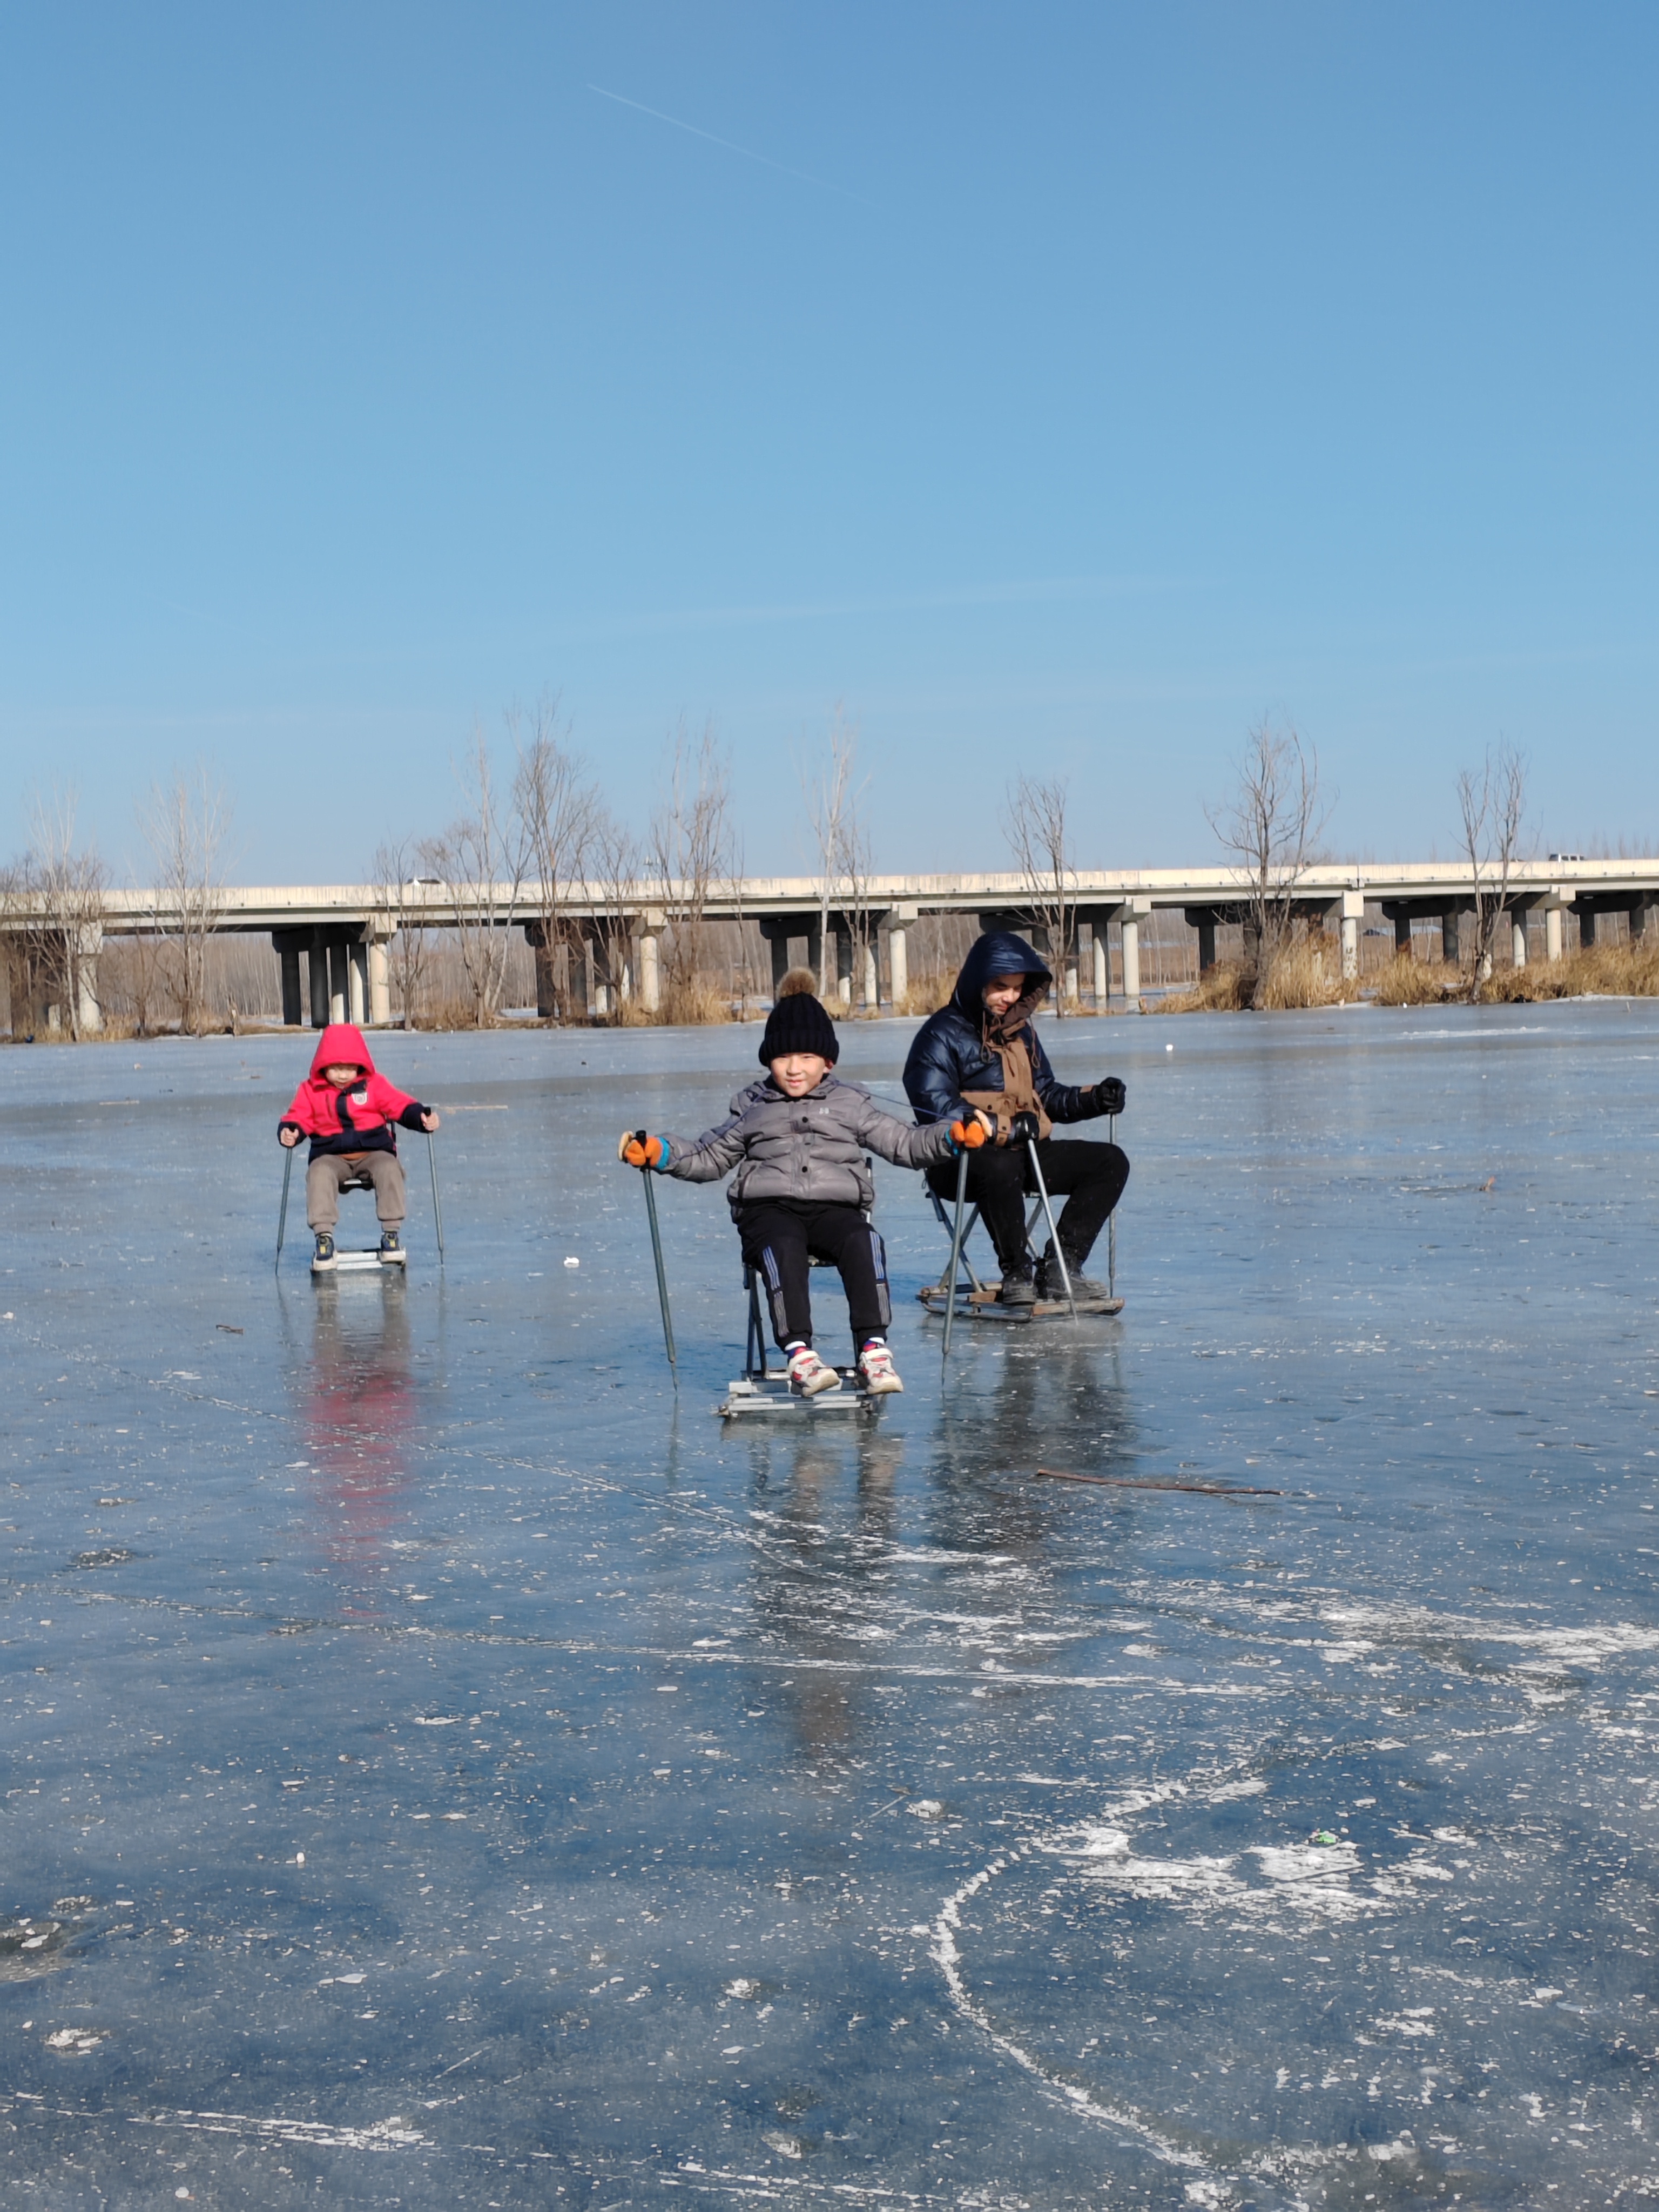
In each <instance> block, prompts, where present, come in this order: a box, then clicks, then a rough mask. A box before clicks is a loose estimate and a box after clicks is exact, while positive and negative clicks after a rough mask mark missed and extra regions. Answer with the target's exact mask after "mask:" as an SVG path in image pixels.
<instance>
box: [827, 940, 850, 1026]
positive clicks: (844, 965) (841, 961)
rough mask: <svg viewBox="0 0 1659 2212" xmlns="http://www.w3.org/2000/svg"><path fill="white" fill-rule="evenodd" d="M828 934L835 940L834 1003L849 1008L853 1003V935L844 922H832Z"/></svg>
mask: <svg viewBox="0 0 1659 2212" xmlns="http://www.w3.org/2000/svg"><path fill="white" fill-rule="evenodd" d="M830 933H831V934H832V935H833V937H834V938H835V940H836V1004H837V1005H838V1006H851V1005H852V1003H853V933H852V931H851V930H850V929H849V928H848V927H847V925H846V923H845V922H844V921H842V922H832V923H831V924H830Z"/></svg>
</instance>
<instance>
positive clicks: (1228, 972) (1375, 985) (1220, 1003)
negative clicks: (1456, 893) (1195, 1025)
mask: <svg viewBox="0 0 1659 2212" xmlns="http://www.w3.org/2000/svg"><path fill="white" fill-rule="evenodd" d="M1473 981H1474V975H1473V971H1472V969H1469V968H1467V967H1462V966H1458V965H1455V964H1454V963H1451V962H1449V961H1445V960H1419V959H1417V958H1415V957H1413V955H1412V954H1411V953H1409V952H1401V953H1399V954H1397V955H1396V956H1395V958H1394V959H1393V960H1392V961H1390V962H1389V963H1387V964H1386V965H1384V966H1382V967H1379V968H1376V969H1371V970H1370V973H1369V974H1367V975H1363V976H1344V975H1343V974H1342V972H1341V962H1340V955H1338V954H1336V953H1335V952H1334V947H1331V946H1330V945H1329V942H1328V940H1327V942H1326V944H1323V945H1322V944H1319V943H1318V942H1316V941H1315V940H1310V939H1302V940H1300V941H1298V942H1297V944H1295V945H1290V946H1287V947H1286V948H1285V951H1283V952H1281V953H1280V955H1279V958H1278V959H1277V960H1276V961H1275V962H1274V963H1273V973H1272V975H1271V976H1270V977H1269V979H1268V985H1267V994H1266V999H1265V1003H1264V1007H1263V1011H1266V1012H1291V1011H1292V1010H1295V1009H1297V1008H1310V1007H1318V1006H1355V1005H1360V1004H1369V1005H1372V1006H1459V1005H1474V1006H1518V1005H1527V1006H1533V1005H1538V1004H1541V1002H1542V1001H1544V1000H1549V999H1587V998H1604V999H1651V998H1659V944H1654V945H1648V944H1645V943H1644V942H1642V941H1640V940H1638V941H1637V942H1635V943H1631V942H1628V941H1626V942H1625V943H1622V944H1613V945H1589V946H1584V947H1582V948H1580V949H1579V950H1578V951H1574V952H1566V953H1564V954H1563V955H1562V957H1561V958H1560V959H1559V960H1556V961H1548V962H1546V961H1540V962H1538V963H1535V964H1534V963H1528V965H1527V966H1526V967H1524V968H1515V967H1508V968H1498V967H1494V968H1493V969H1492V973H1491V975H1488V976H1486V978H1485V980H1484V981H1482V982H1481V983H1480V987H1479V989H1478V991H1476V990H1473V989H1472V988H1471V986H1472V984H1473ZM1254 994H1255V971H1254V969H1251V968H1250V967H1249V966H1248V965H1247V964H1246V963H1244V962H1243V961H1242V960H1228V961H1218V962H1217V963H1216V965H1215V966H1214V967H1213V968H1212V969H1210V970H1209V971H1208V973H1207V974H1206V975H1203V976H1202V977H1200V980H1199V981H1198V982H1197V983H1196V984H1194V986H1193V987H1192V988H1191V989H1189V990H1185V991H1173V992H1170V993H1168V994H1165V996H1164V997H1163V998H1162V999H1160V1000H1146V1002H1144V1003H1143V1006H1142V1009H1141V1011H1142V1012H1144V1013H1147V1014H1210V1013H1241V1012H1249V1009H1250V1007H1251V1005H1252V1002H1253V999H1254Z"/></svg>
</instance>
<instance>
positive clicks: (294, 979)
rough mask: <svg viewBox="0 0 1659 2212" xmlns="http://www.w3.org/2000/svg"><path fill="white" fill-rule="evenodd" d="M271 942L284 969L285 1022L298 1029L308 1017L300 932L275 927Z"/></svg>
mask: <svg viewBox="0 0 1659 2212" xmlns="http://www.w3.org/2000/svg"><path fill="white" fill-rule="evenodd" d="M270 942H271V945H272V946H273V948H274V949H275V951H276V958H277V962H278V963H279V965H280V966H281V968H282V971H283V1026H284V1028H286V1029H290V1030H297V1029H298V1028H299V1026H300V1024H301V1022H303V1021H304V1019H305V1018H306V1016H305V994H304V991H303V990H302V988H301V983H300V951H301V936H300V933H299V931H298V930H295V929H273V930H272V932H271V933H270Z"/></svg>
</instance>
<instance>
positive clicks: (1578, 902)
mask: <svg viewBox="0 0 1659 2212" xmlns="http://www.w3.org/2000/svg"><path fill="white" fill-rule="evenodd" d="M1248 898H1249V884H1248V881H1247V879H1246V878H1245V877H1244V875H1243V873H1242V872H1240V871H1239V870H1237V869H1235V868H1227V867H1206V868H1131V869H1121V870H1111V869H1094V870H1080V871H1078V872H1075V873H1073V876H1072V877H1071V878H1070V880H1069V882H1068V884H1067V890H1066V902H1067V905H1068V906H1069V907H1070V908H1072V910H1073V914H1074V915H1075V918H1076V922H1077V944H1076V946H1075V949H1074V951H1073V957H1072V960H1071V962H1070V963H1068V966H1067V969H1066V974H1065V975H1064V976H1063V977H1062V978H1061V988H1062V990H1064V991H1065V992H1066V995H1067V996H1069V997H1073V998H1079V997H1083V996H1092V997H1093V998H1094V1000H1096V1002H1097V1004H1102V1005H1103V1004H1105V1003H1107V1001H1108V1000H1109V995H1110V994H1109V979H1110V960H1109V938H1110V933H1113V932H1115V933H1116V936H1117V940H1118V949H1119V972H1120V975H1121V986H1122V995H1123V997H1124V998H1125V999H1126V1000H1127V1002H1128V1003H1129V1004H1130V1005H1131V1006H1133V1005H1134V1004H1135V1002H1136V1001H1137V1000H1138V999H1139V995H1140V957H1139V933H1140V927H1141V924H1142V923H1143V922H1144V921H1146V919H1147V917H1148V916H1150V915H1152V914H1154V913H1156V912H1158V911H1159V910H1163V909H1176V910H1178V911H1179V912H1180V913H1181V914H1182V915H1183V916H1184V917H1185V919H1186V921H1187V922H1188V924H1189V925H1190V926H1191V927H1193V928H1194V929H1195V930H1196V932H1197V933H1198V945H1199V966H1200V972H1202V970H1203V969H1206V968H1208V967H1210V966H1212V964H1213V963H1214V960H1215V939H1216V931H1217V928H1218V927H1221V926H1223V925H1225V924H1226V923H1229V922H1233V923H1237V922H1239V921H1243V920H1244V919H1245V915H1246V911H1247V902H1248ZM1295 903H1296V907H1297V911H1298V912H1299V913H1300V914H1302V915H1304V916H1305V917H1306V918H1307V919H1308V920H1309V921H1311V922H1314V923H1316V924H1317V925H1319V926H1322V927H1325V928H1327V929H1329V928H1330V927H1332V925H1333V924H1334V926H1335V931H1336V933H1337V934H1338V935H1339V936H1340V943H1341V954H1342V967H1343V972H1344V973H1345V974H1346V975H1357V974H1358V968H1359V931H1360V927H1361V926H1362V923H1363V921H1364V915H1365V912H1366V908H1367V907H1368V905H1369V906H1370V907H1371V908H1376V909H1380V911H1381V912H1382V914H1383V915H1385V916H1386V917H1388V919H1389V921H1392V922H1393V924H1394V929H1395V943H1396V945H1397V946H1398V947H1400V948H1401V949H1402V950H1404V949H1407V948H1409V946H1410V944H1411V933H1412V924H1413V921H1421V920H1424V919H1432V920H1435V921H1438V922H1439V924H1440V927H1441V930H1442V942H1443V951H1444V955H1445V957H1446V958H1447V959H1448V960H1453V961H1455V959H1456V958H1457V957H1458V949H1459V925H1460V922H1461V921H1462V917H1463V916H1464V915H1472V914H1473V913H1474V904H1475V901H1474V883H1473V880H1472V878H1471V875H1470V871H1469V869H1468V865H1467V863H1465V864H1463V865H1462V866H1460V865H1458V864H1457V863H1455V862H1442V861H1431V862H1428V863H1426V864H1422V865H1408V864H1405V863H1389V864H1380V865H1370V864H1367V865H1364V866H1359V865H1356V864H1354V863H1352V862H1346V861H1345V862H1332V863H1329V864H1328V865H1325V866H1320V867H1317V868H1310V869H1308V870H1307V871H1306V872H1304V874H1303V875H1302V876H1301V877H1300V878H1298V879H1297V886H1296V896H1295ZM1040 904H1041V894H1036V893H1034V892H1033V890H1032V888H1031V885H1030V883H1029V881H1028V880H1027V878H1025V877H1024V876H1021V875H1013V874H1006V873H1003V874H998V873H973V872H967V873H963V874H957V875H940V876H903V875H886V876H872V877H871V878H867V879H866V881H865V883H864V884H862V885H861V886H860V896H859V898H858V901H857V903H856V905H854V904H852V903H850V902H849V898H848V893H847V892H846V890H844V889H843V890H837V891H836V892H835V893H834V894H833V895H832V897H831V899H830V902H829V913H828V917H827V919H828V925H829V933H830V936H831V939H832V940H833V952H832V959H831V967H832V972H833V974H834V976H835V979H836V981H835V989H834V991H833V992H832V995H836V994H838V995H839V996H840V998H841V1000H842V1003H843V1004H848V1005H850V1004H851V1003H852V1001H853V1000H854V998H855V997H856V998H857V999H859V1000H860V1001H861V1002H862V1003H863V1004H864V1005H866V1006H874V1005H876V1004H878V1002H879V999H880V996H881V995H882V994H881V993H880V968H881V964H882V963H881V957H880V956H881V950H882V948H883V947H884V948H885V953H886V960H885V966H886V969H887V975H888V979H889V992H890V996H891V997H892V998H893V999H894V1000H897V999H899V998H901V997H902V994H903V993H904V990H905V988H906V986H907V982H908V960H907V953H906V932H907V930H908V928H909V927H910V925H911V924H912V923H914V922H915V921H918V920H919V919H920V918H921V916H922V915H938V914H968V915H973V916H974V917H975V919H976V921H977V922H978V924H979V926H980V927H981V928H991V927H998V926H1004V925H1006V926H1010V927H1018V928H1020V929H1023V930H1024V931H1025V932H1026V933H1028V934H1030V935H1032V936H1033V939H1034V941H1036V939H1043V940H1044V941H1042V942H1041V943H1040V944H1039V950H1041V951H1045V952H1046V951H1048V945H1047V943H1046V933H1043V932H1042V931H1040V930H1034V929H1033V927H1032V923H1031V919H1030V918H1031V916H1032V915H1033V914H1034V912H1035V911H1036V909H1037V908H1038V907H1039V906H1040ZM689 905H690V894H689V890H688V887H687V886H685V885H682V884H667V885H664V884H660V883H658V884H645V883H639V884H625V885H621V886H616V885H612V886H600V885H594V884H573V885H571V886H569V887H568V888H566V887H564V886H561V889H560V892H559V897H558V906H557V913H556V915H555V916H552V917H550V916H549V915H547V914H546V913H545V912H544V902H543V900H542V896H541V893H540V891H539V890H538V888H537V887H535V886H534V885H529V884H526V885H521V886H517V887H515V886H513V885H511V884H479V885H468V886H459V887H458V886H454V885H449V884H441V883H435V882H429V881H416V882H410V883H407V884H392V885H386V884H308V885H287V886H283V887H280V888H276V889H271V888H265V889H244V888H236V889H227V890H223V891H221V892H219V893H217V894H216V895H215V899H214V902H213V927H214V930H215V931H216V932H240V933H258V934H262V935H263V934H264V933H269V934H270V940H271V944H272V945H273V947H274V949H275V951H276V954H277V957H278V958H279V960H280V962H281V965H282V980H283V1019H284V1020H285V1021H287V1022H289V1023H291V1024H300V1023H301V1022H302V1021H304V1020H306V1019H307V1018H308V1019H309V1020H310V1022H311V1023H312V1024H313V1026H316V1027H320V1026H322V1024H325V1022H328V1021H331V1020H333V1021H344V1020H349V1021H356V1022H360V1023H367V1024H371V1025H373V1024H383V1023H385V1022H386V1021H388V1020H389V1019H390V1017H391V994H390V990H389V978H388V967H387V957H386V947H387V945H389V944H390V942H391V940H392V938H393V937H395V936H396V934H397V933H398V930H399V928H401V927H404V926H406V925H408V926H418V927H428V928H437V929H455V928H466V929H477V928H490V929H521V930H522V931H523V932H524V934H525V936H526V939H527V940H528V942H529V943H530V945H532V947H533V948H534V950H535V952H536V956H537V957H536V973H537V1000H538V1007H539V1008H540V1011H541V1012H543V1013H544V1014H545V1013H550V1012H552V1011H553V1008H554V994H555V990H556V965H562V964H563V963H566V962H567V961H568V960H569V959H570V957H571V956H572V955H573V954H574V955H575V956H576V957H577V958H579V959H580V961H581V963H582V964H583V966H584V967H585V969H586V974H585V978H584V989H585V996H586V1004H587V1006H588V1007H589V1009H590V1011H592V1012H599V1013H603V1012H607V1011H609V1009H610V1006H611V1000H612V998H613V996H616V995H620V996H622V997H624V998H626V997H629V996H632V995H633V994H635V992H637V993H638V994H639V997H640V999H641V1002H642V1003H643V1005H644V1006H646V1007H647V1009H649V1010H651V1011H653V1012H654V1011H655V1009H656V1006H657V1005H658V1000H659V959H658V951H659V940H660V939H661V937H662V934H663V933H664V932H665V930H666V929H669V928H671V927H672V926H673V924H674V922H675V921H676V919H677V918H679V917H683V916H684V915H685V913H686V911H687V909H688V907H689ZM1656 906H1659V859H1653V860H1580V859H1577V858H1576V857H1569V856H1566V855H1553V856H1552V857H1551V858H1550V859H1549V860H1534V861H1525V862H1522V863H1519V864H1518V865H1517V866H1516V868H1515V869H1514V871H1513V872H1512V875H1511V879H1510V899H1509V927H1510V929H1511V932H1512V940H1511V941H1512V947H1513V957H1514V959H1515V961H1516V964H1517V965H1524V964H1525V963H1526V959H1527V932H1526V917H1527V915H1528V913H1529V912H1532V911H1534V910H1535V911H1537V912H1539V913H1541V915H1542V918H1543V923H1544V952H1545V957H1546V958H1547V960H1551V961H1553V960H1559V958H1560V957H1561V955H1562V952H1563V950H1564V947H1565V945H1567V944H1568V942H1569V941H1570V940H1569V939H1568V938H1567V937H1566V936H1565V935H1564V928H1566V927H1570V928H1571V933H1572V935H1571V941H1572V942H1576V943H1577V945H1593V944H1594V943H1595V933H1596V926H1597V921H1598V918H1599V917H1600V916H1601V915H1608V914H1613V913H1623V914H1626V915H1628V916H1629V926H1630V930H1631V933H1632V936H1638V937H1640V936H1644V935H1645V934H1646V933H1648V932H1649V931H1650V930H1651V929H1653V928H1654V927H1655V926H1656V925H1655V923H1654V921H1652V919H1651V917H1652V915H1653V913H1654V909H1655V908H1656ZM702 915H703V918H704V919H705V920H707V921H752V922H754V923H756V924H757V926H758V927H759V929H760V932H761V934H762V936H763V938H764V939H767V940H768V941H769V944H770V945H771V948H772V974H773V981H774V983H776V982H777V981H778V980H779V979H780V978H781V976H782V975H783V973H784V971H785V969H787V967H788V966H789V964H790V957H791V950H792V947H793V946H794V945H801V946H802V948H803V951H804V956H805V964H806V965H807V966H809V967H811V968H814V969H817V970H818V971H819V972H820V973H822V972H823V953H824V945H823V926H824V921H825V915H824V902H823V887H822V885H821V884H820V882H819V881H818V880H817V878H811V877H805V876H751V877H746V878H742V879H741V880H736V881H732V882H726V883H722V884H719V885H718V886H716V887H715V889H714V890H713V891H711V892H710V893H708V895H707V896H705V897H704V899H703V901H702ZM186 922H187V917H186V916H185V915H182V914H181V913H180V912H179V910H178V909H177V908H175V907H173V906H170V905H169V903H168V902H167V899H166V898H165V896H162V895H161V894H158V893H157V892H155V891H151V890H109V891H106V892H104V893H103V894H102V896H101V899H100V915H99V919H98V921H95V922H93V921H79V922H77V923H76V924H75V925H74V926H73V927H72V930H70V932H68V933H64V932H63V931H61V930H60V932H59V934H60V936H63V937H64V945H63V948H62V952H63V957H62V958H61V963H60V964H61V967H62V969H63V972H64V975H72V977H73V981H72V984H71V985H70V987H71V988H72V989H73V990H74V992H75V994H76V1000H77V1003H78V1011H79V1015H80V1026H81V1028H82V1030H83V1031H84V1030H91V1029H96V1028H97V1026H98V1024H99V1012H98V987H97V961H98V953H99V951H100V947H101V945H102V942H103V940H104V939H105V938H107V937H118V936H124V935H125V936H133V935H141V934H157V935H168V934H173V935H176V934H178V933H179V932H180V931H181V929H182V928H183V927H185V926H186ZM52 929H53V917H52V914H51V912H50V911H49V909H47V908H46V907H45V906H43V905H40V904H37V903H34V902H32V900H31V898H30V896H28V895H27V894H14V895H12V896H10V897H9V898H8V899H7V900H6V901H5V902H4V903H3V905H0V945H3V943H4V940H5V939H6V938H7V937H8V936H9V937H11V938H12V939H14V940H21V939H27V937H28V936H29V935H30V934H33V935H34V936H35V937H36V938H39V937H40V935H41V933H45V934H46V935H47V936H48V937H50V935H51V933H52ZM70 939H72V942H71V941H70ZM855 966H856V967H858V968H860V969H861V971H862V972H861V973H860V974H857V975H855V974H854V968H855ZM1091 985H1092V990H1091V989H1090V986H1091Z"/></svg>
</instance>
